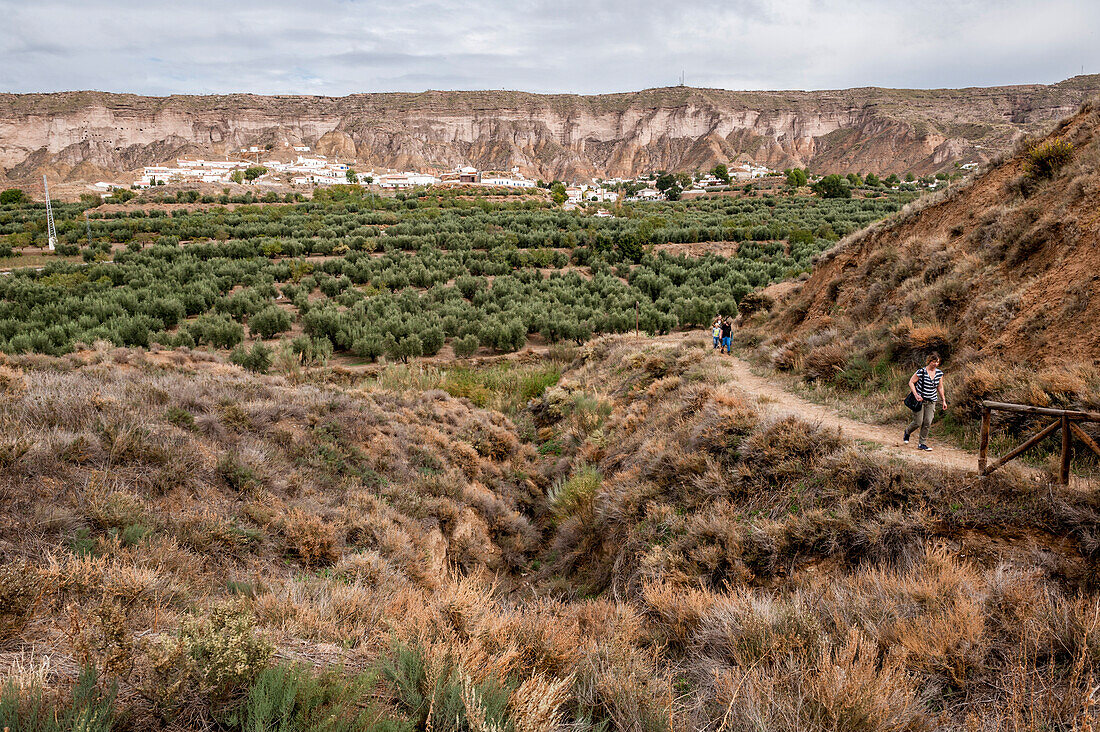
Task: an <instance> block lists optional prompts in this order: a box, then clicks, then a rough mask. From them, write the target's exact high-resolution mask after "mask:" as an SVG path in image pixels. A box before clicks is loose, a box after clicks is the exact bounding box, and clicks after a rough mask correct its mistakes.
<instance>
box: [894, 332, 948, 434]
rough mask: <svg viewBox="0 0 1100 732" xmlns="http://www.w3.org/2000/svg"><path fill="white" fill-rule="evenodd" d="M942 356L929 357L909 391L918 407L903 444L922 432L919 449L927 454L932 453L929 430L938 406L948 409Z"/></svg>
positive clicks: (911, 381)
mask: <svg viewBox="0 0 1100 732" xmlns="http://www.w3.org/2000/svg"><path fill="white" fill-rule="evenodd" d="M940 363H941V361H940V355H939V354H938V353H933V354H932V355H930V356H929V357H928V362H927V363H926V364H925V365H924V366H922V367H921V368H919V369H917V372H916V373H915V374H913V376H912V378H910V379H909V391H910V392H912V394H913V396H914V397H915V398H916V401H917V407H916V408H915V409H913V421H912V422H910V423H909V426H908V427H906V428H905V432H904V433H903V434H902V442H904V443H905V444H906V445H908V444H909V436H910V435H911V434H913V433H914V432H916V431H917V430H918V429H919V430H920V442H919V443H918V444H917V447H918V448H919V449H921V450H925V451H926V452H931V451H932V448H930V447H929V446H928V428H929V427H931V426H932V418H933V417H934V416H935V414H936V405H937V404H938V405H939V406H940V409H947V397H946V396H945V395H944V393H943V372H942V371H940Z"/></svg>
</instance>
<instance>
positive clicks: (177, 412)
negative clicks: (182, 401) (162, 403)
mask: <svg viewBox="0 0 1100 732" xmlns="http://www.w3.org/2000/svg"><path fill="white" fill-rule="evenodd" d="M164 419H165V420H167V421H168V423H169V424H174V425H175V426H177V427H179V428H180V429H183V430H189V429H193V428H194V427H195V416H194V415H193V414H191V413H190V412H188V411H187V410H186V409H182V408H181V407H175V406H172V407H168V411H167V412H165V414H164Z"/></svg>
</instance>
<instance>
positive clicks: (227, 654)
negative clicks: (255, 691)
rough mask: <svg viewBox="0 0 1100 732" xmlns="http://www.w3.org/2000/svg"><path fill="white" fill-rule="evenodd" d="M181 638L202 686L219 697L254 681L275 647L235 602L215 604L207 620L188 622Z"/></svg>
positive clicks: (224, 696)
mask: <svg viewBox="0 0 1100 732" xmlns="http://www.w3.org/2000/svg"><path fill="white" fill-rule="evenodd" d="M179 642H180V644H181V646H182V648H183V649H184V650H186V652H187V655H188V656H189V657H190V659H191V660H192V661H193V662H194V670H195V672H196V673H197V675H198V677H199V678H200V679H201V681H202V686H203V687H204V688H206V689H208V690H209V691H210V693H211V695H212V696H213V697H215V698H227V697H228V696H229V695H231V694H233V693H234V692H236V691H238V690H239V689H241V688H243V687H245V686H248V685H250V684H251V683H252V681H253V679H255V678H256V676H257V675H258V674H259V673H260V672H261V671H262V670H263V669H264V668H265V667H266V666H267V662H268V659H270V658H271V654H272V652H273V650H274V647H273V646H272V645H271V643H270V642H268V641H267V640H266V639H264V638H262V637H260V636H258V635H257V634H256V631H255V624H254V623H253V620H252V616H251V615H249V614H248V613H247V612H245V611H244V610H242V609H241V608H240V606H237V605H233V604H227V605H222V606H219V607H216V608H214V610H213V611H212V612H211V613H210V617H209V618H208V619H206V620H201V621H199V620H191V621H188V622H185V623H184V627H183V630H182V631H181V633H180V637H179Z"/></svg>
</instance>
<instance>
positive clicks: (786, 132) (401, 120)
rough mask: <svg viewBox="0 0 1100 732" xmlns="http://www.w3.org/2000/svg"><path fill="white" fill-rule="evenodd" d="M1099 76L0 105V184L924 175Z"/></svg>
mask: <svg viewBox="0 0 1100 732" xmlns="http://www.w3.org/2000/svg"><path fill="white" fill-rule="evenodd" d="M1098 92H1100V76H1082V77H1075V78H1074V79H1070V80H1068V81H1065V82H1062V83H1060V84H1055V85H1051V86H1042V85H1029V86H1016V87H994V88H987V89H944V90H895V89H874V88H869V89H850V90H844V91H824V92H729V91H722V90H714V89H692V88H688V87H674V88H668V89H650V90H645V91H641V92H633V93H629V94H609V95H597V96H572V95H538V94H525V93H518V92H425V93H422V94H358V95H352V96H348V97H340V98H331V97H301V96H274V97H263V96H255V95H244V94H242V95H229V96H202V97H189V96H172V97H139V96H134V95H126V94H106V93H99V92H63V93H58V94H6V95H0V173H3V174H4V175H6V176H7V177H8V178H10V179H20V178H29V177H31V176H34V175H39V174H41V173H43V172H45V173H46V174H47V175H50V176H51V177H58V178H63V179H70V180H71V179H76V178H81V179H87V177H88V176H95V175H99V174H101V173H103V172H108V171H121V170H131V169H134V168H138V167H140V166H142V165H148V164H152V163H158V162H165V161H168V160H171V159H172V158H174V157H176V156H178V155H183V154H198V155H207V156H212V155H224V154H227V153H233V152H234V151H236V150H237V149H239V148H241V147H247V146H251V145H267V144H273V145H276V146H281V145H283V144H284V143H289V144H305V145H309V146H311V147H313V148H314V149H317V150H318V151H320V152H322V153H324V154H329V155H337V156H339V157H340V158H342V159H348V158H353V157H354V158H355V159H356V160H358V161H359V162H360V163H361V164H364V165H372V166H381V167H389V168H399V169H405V168H419V169H429V168H432V167H435V168H440V169H450V168H454V167H456V166H460V165H474V166H477V167H479V168H483V169H491V168H496V169H501V168H510V167H512V166H519V167H520V169H521V170H523V171H524V172H525V173H527V174H528V175H531V176H535V177H541V178H544V179H551V178H561V179H573V178H587V177H591V176H604V177H610V176H631V175H635V174H638V173H641V172H647V171H652V170H658V169H668V170H687V171H690V170H695V169H699V170H705V169H708V168H710V167H712V166H713V165H714V164H716V163H719V162H728V161H736V160H751V161H755V162H758V163H763V164H766V165H769V166H771V167H774V168H786V167H791V166H801V167H809V168H810V169H811V170H814V171H816V172H848V171H872V172H882V173H886V172H896V173H905V172H914V173H918V174H920V173H928V172H932V171H935V170H939V169H942V168H944V167H945V166H949V165H951V164H952V163H954V162H956V161H960V160H975V161H980V160H984V159H986V158H988V157H990V156H992V155H995V154H997V153H999V152H1001V151H1004V150H1006V149H1008V148H1009V147H1010V146H1011V145H1012V143H1013V142H1014V141H1015V140H1016V139H1017V138H1018V137H1019V136H1021V135H1023V134H1025V133H1028V132H1034V131H1038V130H1040V129H1042V128H1043V127H1044V126H1045V125H1046V124H1047V123H1049V122H1050V121H1052V120H1055V119H1059V118H1061V117H1065V116H1067V115H1069V114H1071V113H1072V112H1073V111H1074V110H1075V109H1076V108H1077V107H1078V105H1080V104H1081V102H1082V101H1084V100H1085V99H1086V98H1088V97H1089V96H1091V95H1094V94H1096V93H1098Z"/></svg>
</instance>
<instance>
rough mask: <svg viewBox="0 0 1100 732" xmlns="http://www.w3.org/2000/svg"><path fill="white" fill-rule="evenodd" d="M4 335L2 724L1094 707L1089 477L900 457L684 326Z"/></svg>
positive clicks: (851, 714)
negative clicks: (408, 353) (240, 349)
mask: <svg viewBox="0 0 1100 732" xmlns="http://www.w3.org/2000/svg"><path fill="white" fill-rule="evenodd" d="M3 359H4V360H3V365H2V366H0V390H2V394H3V399H2V400H0V465H2V468H3V469H2V470H0V558H2V559H3V563H2V567H3V569H2V570H0V592H2V594H3V597H4V598H5V602H4V603H3V604H2V605H0V672H2V673H3V675H4V678H5V682H4V683H5V686H4V689H3V693H2V695H0V726H7V727H10V728H12V729H76V728H79V729H86V730H107V729H113V730H129V729H134V730H137V729H142V730H147V729H165V730H182V729H218V730H267V729H286V730H425V729H433V730H516V731H520V730H559V729H560V730H564V729H574V730H589V729H591V730H654V731H657V730H662V731H664V730H668V731H670V732H671V731H672V730H698V729H713V730H717V729H722V730H759V729H769V730H792V731H793V730H883V731H885V730H930V729H967V730H1019V729H1035V730H1039V729H1066V730H1070V729H1079V730H1085V729H1089V728H1090V727H1089V725H1095V723H1096V721H1097V713H1098V710H1097V708H1096V704H1095V702H1096V699H1095V694H1096V691H1095V687H1096V676H1095V674H1096V671H1097V667H1098V664H1100V609H1098V608H1100V605H1098V595H1097V593H1098V591H1100V587H1098V586H1097V583H1096V577H1097V576H1098V573H1097V559H1098V557H1100V541H1098V535H1097V531H1096V527H1097V526H1098V525H1100V503H1098V502H1097V498H1096V494H1095V493H1087V492H1081V491H1078V490H1074V489H1069V488H1062V487H1058V486H1050V485H1046V484H1039V483H1035V482H1034V481H1033V480H1031V478H1030V477H1028V476H1024V475H1023V474H1019V473H1015V472H1005V473H1002V474H998V475H997V476H996V477H994V478H993V479H991V480H989V481H987V482H985V483H984V484H981V485H975V484H974V483H973V482H972V481H971V480H969V479H968V477H967V476H965V475H963V474H961V473H958V472H955V471H951V470H945V469H936V468H931V467H927V466H916V465H912V464H907V463H902V462H899V461H897V460H894V459H892V458H890V457H888V456H885V455H883V454H882V453H881V452H878V451H876V450H874V449H873V448H872V447H871V446H868V445H864V444H861V443H858V442H854V441H851V440H849V439H847V438H846V437H844V436H843V435H840V434H837V433H836V432H833V431H830V430H828V429H826V428H823V427H821V426H820V425H815V424H810V423H806V422H803V421H801V420H800V419H798V418H797V417H795V416H791V415H789V414H784V413H782V412H780V411H778V410H775V409H774V408H772V407H771V406H769V404H767V403H766V402H762V401H758V400H757V399H755V398H754V397H753V396H752V395H751V394H750V393H747V392H744V391H742V390H741V389H740V388H739V387H738V386H737V384H736V380H735V379H734V378H733V377H732V376H731V373H730V372H729V364H730V362H729V360H728V359H726V358H724V357H722V356H719V355H718V354H716V353H714V352H713V351H711V350H710V348H709V347H708V346H707V345H706V344H702V343H701V342H697V341H696V340H695V339H694V338H693V337H690V336H689V337H687V338H684V337H679V336H677V337H668V338H663V339H662V338H657V339H645V338H637V339H636V338H633V337H628V336H617V337H604V338H599V339H596V340H594V341H592V342H591V343H589V344H588V345H585V346H583V347H574V346H569V347H565V346H563V347H559V348H557V349H555V350H553V351H552V352H551V353H550V354H549V355H547V356H545V357H533V358H519V359H517V358H505V359H490V360H487V361H485V362H482V363H480V364H474V363H471V364H467V365H461V364H449V365H444V366H432V365H428V364H411V365H403V364H400V363H397V364H389V365H387V366H386V367H385V368H381V369H376V370H374V371H371V372H369V373H363V372H359V371H352V370H348V369H343V368H339V367H337V368H328V369H308V368H302V367H301V366H300V364H297V363H294V362H279V363H277V364H276V365H275V366H274V367H273V373H271V374H268V375H258V374H254V373H250V372H249V371H247V370H244V369H242V368H240V367H238V366H235V365H232V364H229V363H226V362H225V359H224V357H223V356H220V355H217V354H211V353H208V352H201V351H193V350H190V349H187V348H179V349H174V350H167V351H166V350H160V349H151V350H138V349H129V348H117V347H113V346H112V345H110V344H109V343H107V342H101V343H98V344H96V346H95V347H94V348H88V349H81V350H78V351H76V352H74V353H70V354H68V355H65V356H48V355H38V354H25V355H11V356H5V357H3Z"/></svg>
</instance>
